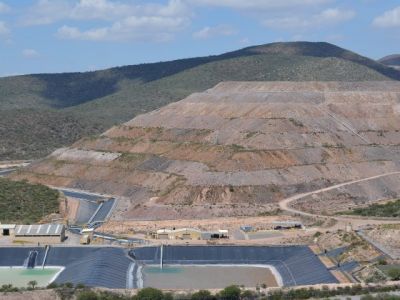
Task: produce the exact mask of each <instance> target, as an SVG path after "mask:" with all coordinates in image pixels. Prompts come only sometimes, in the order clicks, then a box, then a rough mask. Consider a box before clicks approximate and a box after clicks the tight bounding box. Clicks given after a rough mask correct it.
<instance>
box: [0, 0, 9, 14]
mask: <svg viewBox="0 0 400 300" xmlns="http://www.w3.org/2000/svg"><path fill="white" fill-rule="evenodd" d="M8 11H10V7H9V6H8V5H7V4H5V3H4V2H0V13H6V12H8Z"/></svg>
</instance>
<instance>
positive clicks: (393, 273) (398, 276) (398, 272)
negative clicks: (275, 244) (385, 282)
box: [387, 268, 400, 280]
mask: <svg viewBox="0 0 400 300" xmlns="http://www.w3.org/2000/svg"><path fill="white" fill-rule="evenodd" d="M387 273H388V275H389V277H390V279H392V280H400V269H399V268H391V269H389V270H388V272H387Z"/></svg>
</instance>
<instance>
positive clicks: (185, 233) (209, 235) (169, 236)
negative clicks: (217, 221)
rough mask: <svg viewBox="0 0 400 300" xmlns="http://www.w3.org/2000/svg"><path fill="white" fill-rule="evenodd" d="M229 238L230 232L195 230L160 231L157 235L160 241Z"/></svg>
mask: <svg viewBox="0 0 400 300" xmlns="http://www.w3.org/2000/svg"><path fill="white" fill-rule="evenodd" d="M228 237H229V236H228V230H217V231H207V232H203V231H200V230H198V229H194V228H179V229H160V230H157V232H156V234H155V238H156V239H159V240H211V239H222V238H228Z"/></svg>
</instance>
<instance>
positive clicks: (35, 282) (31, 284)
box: [28, 280, 38, 290]
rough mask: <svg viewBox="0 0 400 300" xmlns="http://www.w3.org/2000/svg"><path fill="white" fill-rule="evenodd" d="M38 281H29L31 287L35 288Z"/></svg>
mask: <svg viewBox="0 0 400 300" xmlns="http://www.w3.org/2000/svg"><path fill="white" fill-rule="evenodd" d="M37 284H38V283H37V281H36V280H31V281H29V282H28V286H29V287H30V288H32V290H34V289H35V287H36V286H37Z"/></svg>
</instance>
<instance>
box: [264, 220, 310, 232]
mask: <svg viewBox="0 0 400 300" xmlns="http://www.w3.org/2000/svg"><path fill="white" fill-rule="evenodd" d="M272 227H273V229H274V230H283V229H292V228H293V229H303V228H304V225H303V223H301V222H299V221H274V222H272Z"/></svg>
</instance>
